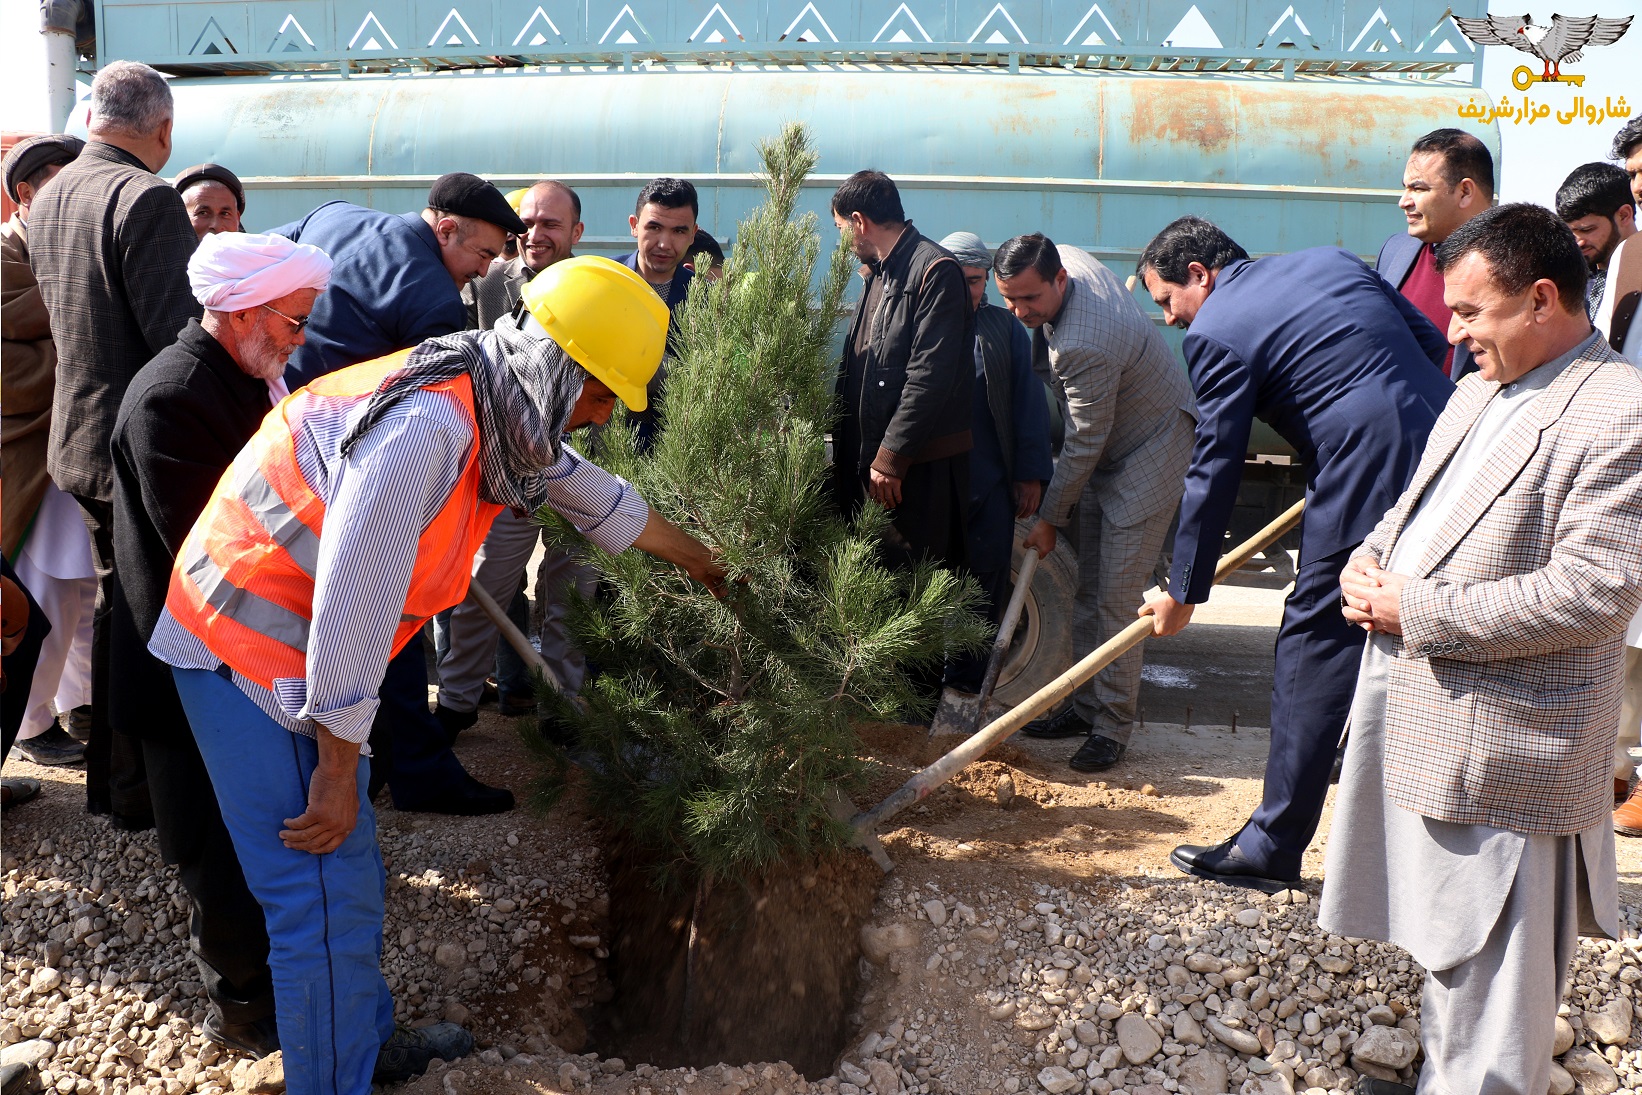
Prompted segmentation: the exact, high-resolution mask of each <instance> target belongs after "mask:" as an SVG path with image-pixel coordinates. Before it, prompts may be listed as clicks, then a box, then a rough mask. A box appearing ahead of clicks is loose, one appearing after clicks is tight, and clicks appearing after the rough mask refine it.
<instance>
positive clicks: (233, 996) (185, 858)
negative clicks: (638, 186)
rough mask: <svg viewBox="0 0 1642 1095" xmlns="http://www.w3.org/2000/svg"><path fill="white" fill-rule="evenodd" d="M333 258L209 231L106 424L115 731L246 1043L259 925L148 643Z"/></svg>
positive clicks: (279, 388) (206, 779)
mask: <svg viewBox="0 0 1642 1095" xmlns="http://www.w3.org/2000/svg"><path fill="white" fill-rule="evenodd" d="M330 270H331V261H330V259H329V258H327V257H326V256H325V254H324V252H322V251H320V250H319V249H318V248H317V247H310V246H308V245H306V244H298V243H292V242H291V241H289V240H287V239H285V238H284V237H283V236H258V235H243V234H238V233H232V234H222V235H208V236H207V237H206V238H205V240H204V241H203V242H202V243H201V245H200V248H199V250H198V251H196V252H195V254H194V257H193V259H192V260H190V262H189V264H188V273H189V279H190V281H191V282H192V284H193V287H194V291H195V295H196V296H197V298H198V299H199V301H200V303H201V304H203V305H204V306H205V309H206V311H205V315H204V318H203V319H198V320H189V321H188V325H187V326H186V327H184V328H183V330H182V334H181V335H180V336H179V337H178V339H177V341H176V342H174V343H172V344H171V345H170V346H168V347H167V348H166V349H164V350H162V351H160V353H159V355H158V356H156V357H155V358H154V360H153V361H151V362H149V363H148V365H146V366H145V367H144V368H143V369H142V370H141V371H140V372H138V374H137V375H136V377H135V378H134V379H133V380H132V382H131V385H130V387H129V388H128V389H127V390H126V393H125V398H124V400H123V401H122V402H121V404H120V412H119V416H118V417H117V418H116V420H115V424H114V434H113V446H112V451H113V460H114V502H113V508H114V557H115V563H116V569H117V571H118V574H119V580H118V581H117V582H116V583H115V589H114V607H113V619H112V629H113V633H112V645H113V649H112V653H113V658H112V664H113V673H112V677H111V681H110V693H111V695H112V697H113V699H114V704H113V711H114V730H115V732H116V733H119V734H122V735H126V736H128V738H129V739H131V740H133V741H137V742H140V748H141V751H142V755H143V761H144V764H145V766H146V768H147V771H148V781H149V790H150V795H151V798H152V801H153V805H154V823H155V827H156V828H157V829H158V831H159V838H160V851H161V853H162V854H163V855H164V856H165V859H166V862H168V863H171V864H174V865H175V866H176V867H177V869H178V873H179V875H180V877H181V878H182V882H183V885H184V886H185V887H186V888H187V889H188V893H189V896H190V897H191V898H192V899H193V902H194V911H193V916H192V918H191V920H190V923H189V929H190V935H191V943H192V950H193V954H194V961H195V963H196V964H197V965H198V967H199V971H200V979H201V981H202V982H203V983H204V985H205V990H206V993H207V995H208V996H209V997H210V1000H211V1007H210V1011H209V1013H208V1014H207V1016H206V1020H205V1029H204V1032H203V1033H204V1034H205V1036H206V1037H207V1038H209V1039H210V1040H212V1041H214V1042H217V1043H218V1044H220V1045H225V1046H229V1047H231V1048H234V1049H239V1050H242V1051H244V1052H248V1053H252V1054H254V1055H256V1056H259V1057H260V1056H263V1055H265V1054H267V1053H272V1052H273V1051H274V1050H276V1049H278V1048H279V1037H278V1031H277V1027H276V1024H275V1020H274V991H273V982H272V979H271V977H270V974H269V971H268V933H267V930H266V928H265V926H264V923H263V916H262V909H261V907H260V906H259V905H258V904H257V901H256V899H255V898H254V897H252V896H251V892H250V890H249V889H248V888H247V887H246V884H245V876H244V874H243V873H242V872H241V870H240V864H239V859H238V857H237V856H236V855H235V854H234V845H233V842H232V841H231V840H230V839H229V836H228V830H227V828H226V827H225V826H224V825H223V821H222V815H221V813H220V811H219V810H218V808H217V799H216V795H215V793H214V792H213V790H212V787H211V779H210V776H209V775H207V773H206V770H205V764H204V762H203V761H201V759H200V752H199V748H198V746H196V745H195V743H194V737H193V733H192V731H191V730H190V728H189V725H188V719H187V716H186V715H185V714H184V713H183V709H182V704H181V702H180V701H179V700H178V698H177V690H176V686H175V684H174V683H173V681H172V676H171V673H170V672H169V667H167V666H165V665H163V664H161V663H160V662H159V661H158V660H157V659H155V658H154V657H153V655H151V654H149V653H148V640H149V638H150V636H151V635H152V634H153V631H154V625H155V623H156V622H157V621H158V620H159V616H160V611H161V610H162V609H163V608H164V607H165V596H166V590H167V587H168V586H169V584H170V580H171V568H172V564H173V563H174V562H175V559H176V554H177V551H178V549H179V548H181V546H182V543H183V540H184V539H185V538H186V537H187V535H188V531H189V529H190V528H192V527H193V525H194V521H195V519H196V518H198V517H199V515H200V511H201V510H203V509H204V508H205V504H206V502H207V501H209V500H210V497H211V492H212V490H213V489H214V488H215V487H216V485H217V481H218V480H219V479H221V478H222V474H223V472H224V471H225V470H226V469H227V468H228V466H229V464H231V463H232V462H233V459H234V457H235V456H236V455H238V453H239V451H240V450H241V449H242V448H244V447H245V443H246V442H247V441H249V440H250V439H251V435H252V434H254V433H256V431H257V427H259V426H260V425H261V424H262V419H263V417H264V416H265V415H266V414H267V413H268V409H269V407H270V405H271V403H272V402H273V401H274V399H275V398H277V397H278V396H280V395H283V394H284V382H283V380H282V379H281V377H282V376H283V374H284V371H285V362H286V358H288V357H289V356H290V353H291V351H292V350H293V349H295V348H296V347H297V346H300V345H301V344H302V342H303V337H304V336H303V328H304V327H305V326H306V325H307V318H308V313H309V312H310V311H312V309H313V304H314V300H315V298H316V297H317V296H318V295H319V293H320V292H321V291H322V290H323V289H324V287H325V284H326V282H327V280H328V279H329V277H330Z"/></svg>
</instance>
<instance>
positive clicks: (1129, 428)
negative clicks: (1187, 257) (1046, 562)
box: [1032, 245, 1197, 528]
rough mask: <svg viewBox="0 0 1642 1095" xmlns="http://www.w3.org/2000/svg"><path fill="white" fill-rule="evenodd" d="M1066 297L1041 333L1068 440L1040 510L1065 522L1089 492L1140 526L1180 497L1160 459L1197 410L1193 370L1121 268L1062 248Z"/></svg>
mask: <svg viewBox="0 0 1642 1095" xmlns="http://www.w3.org/2000/svg"><path fill="white" fill-rule="evenodd" d="M1058 250H1059V251H1060V261H1061V264H1062V265H1063V266H1065V267H1066V274H1067V284H1066V300H1065V303H1064V304H1063V305H1062V306H1061V311H1060V314H1059V315H1058V316H1056V317H1055V320H1054V322H1052V323H1045V324H1044V325H1043V326H1042V327H1039V328H1038V329H1037V331H1036V332H1034V334H1033V336H1032V368H1033V369H1034V370H1035V371H1036V372H1037V374H1038V375H1039V376H1040V377H1042V379H1043V382H1044V383H1045V384H1048V385H1049V387H1050V390H1051V391H1053V392H1054V393H1055V396H1056V398H1057V399H1058V400H1059V401H1060V405H1061V414H1062V415H1063V417H1064V418H1065V419H1066V440H1065V442H1064V444H1063V445H1062V447H1061V453H1060V459H1059V461H1057V462H1056V464H1055V476H1054V478H1053V479H1051V480H1050V481H1049V489H1048V490H1046V491H1045V492H1044V495H1043V505H1042V506H1040V507H1039V509H1038V515H1039V516H1040V517H1042V518H1043V519H1044V520H1045V521H1048V522H1049V523H1050V524H1051V525H1056V526H1065V525H1066V524H1067V523H1068V521H1069V520H1070V519H1071V513H1072V507H1073V506H1075V505H1077V502H1078V498H1079V496H1081V495H1082V494H1083V491H1084V489H1085V488H1086V487H1087V488H1092V489H1094V490H1096V491H1098V497H1099V498H1100V504H1101V509H1102V511H1103V512H1104V514H1105V516H1106V518H1107V519H1108V520H1110V521H1111V522H1113V523H1114V524H1116V525H1117V526H1118V527H1120V528H1127V527H1131V526H1133V525H1137V524H1139V523H1140V522H1142V521H1145V520H1147V519H1148V518H1151V517H1155V516H1157V515H1158V514H1161V513H1165V512H1168V511H1170V510H1172V509H1173V508H1174V507H1175V506H1177V505H1179V504H1180V494H1181V489H1182V486H1183V483H1182V480H1181V477H1180V474H1179V472H1178V469H1176V468H1174V467H1172V466H1170V464H1169V462H1167V461H1163V460H1161V459H1160V457H1159V454H1160V453H1164V452H1168V451H1173V447H1174V446H1173V442H1174V441H1175V439H1176V433H1177V431H1185V432H1186V433H1188V434H1189V433H1190V432H1191V430H1192V426H1193V424H1194V423H1195V422H1196V421H1197V407H1196V403H1195V402H1194V400H1193V399H1192V388H1191V384H1190V383H1189V382H1188V381H1187V379H1186V373H1185V370H1183V369H1182V368H1181V367H1180V365H1179V363H1178V362H1176V361H1175V358H1174V355H1173V354H1171V353H1170V352H1169V346H1168V343H1166V342H1164V341H1163V336H1162V334H1160V333H1159V332H1158V329H1157V326H1156V325H1155V324H1154V323H1153V322H1152V320H1151V318H1150V317H1148V316H1147V315H1146V313H1145V312H1143V311H1141V308H1140V304H1139V302H1137V301H1136V300H1135V298H1134V296H1133V295H1132V294H1131V293H1130V292H1129V291H1128V290H1127V289H1125V288H1124V287H1123V282H1121V281H1119V280H1118V277H1117V275H1116V274H1114V273H1112V272H1111V271H1110V270H1108V269H1107V268H1106V267H1104V266H1102V265H1101V264H1100V263H1099V262H1097V261H1096V260H1095V259H1093V258H1091V257H1090V256H1089V255H1088V254H1086V253H1085V252H1083V251H1080V250H1078V249H1077V248H1076V247H1068V246H1065V245H1062V246H1061V247H1060V248H1058Z"/></svg>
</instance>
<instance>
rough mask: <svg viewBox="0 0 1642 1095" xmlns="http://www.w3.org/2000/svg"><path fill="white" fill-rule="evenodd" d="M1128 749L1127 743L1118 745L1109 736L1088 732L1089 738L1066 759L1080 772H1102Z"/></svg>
mask: <svg viewBox="0 0 1642 1095" xmlns="http://www.w3.org/2000/svg"><path fill="white" fill-rule="evenodd" d="M1128 751H1129V747H1128V746H1127V745H1120V744H1118V743H1117V742H1115V741H1113V740H1112V739H1111V738H1103V737H1101V736H1100V735H1099V734H1090V735H1089V740H1088V741H1086V742H1084V743H1083V744H1082V745H1081V746H1079V747H1078V751H1077V752H1076V753H1073V754H1072V759H1071V760H1069V761H1067V762H1066V763H1067V764H1070V765H1071V766H1072V767H1073V768H1076V769H1077V770H1078V771H1080V772H1104V771H1106V769H1108V768H1110V767H1111V766H1112V765H1114V764H1116V763H1117V762H1118V761H1120V760H1122V759H1123V754H1124V753H1127V752H1128Z"/></svg>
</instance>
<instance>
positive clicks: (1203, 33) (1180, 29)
mask: <svg viewBox="0 0 1642 1095" xmlns="http://www.w3.org/2000/svg"><path fill="white" fill-rule="evenodd" d="M1162 44H1163V45H1165V46H1176V47H1180V48H1184V49H1222V48H1224V47H1223V45H1222V43H1221V41H1220V36H1219V35H1218V34H1216V33H1215V32H1214V28H1213V27H1211V26H1209V21H1208V20H1207V19H1205V18H1204V17H1203V13H1202V12H1201V11H1199V10H1198V7H1197V5H1196V4H1193V5H1192V6H1191V8H1190V9H1189V10H1188V11H1187V12H1186V14H1185V15H1183V16H1181V17H1180V22H1178V23H1176V24H1175V28H1174V29H1173V30H1171V31H1170V32H1169V33H1168V34H1166V35H1164V37H1163V43H1162Z"/></svg>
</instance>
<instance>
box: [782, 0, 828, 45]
mask: <svg viewBox="0 0 1642 1095" xmlns="http://www.w3.org/2000/svg"><path fill="white" fill-rule="evenodd" d="M806 15H807V16H810V17H811V21H810V22H804V17H805V16H806ZM799 23H804V29H803V30H801V31H799V32H798V38H797V41H800V42H819V41H821V40H822V38H821V35H820V34H817V33H816V32H815V25H816V24H817V23H819V24H820V25H821V31H822V33H823V34H825V35H826V41H829V42H836V41H838V35H836V34H834V33H833V32H832V27H831V26H829V25H828V24H827V19H826V16H824V15H822V14H821V13H820V12H819V11H817V10H815V3H814V0H811V2H810V3H807V4H805V5H804V7H803V10H801V11H800V12H799V13H798V14H797V15H795V16H793V21H792V22H791V23H788V24H787V29H786V30H785V31H783V32H782V33H781V37H783V38H791V37H792V36H793V33H792V32H793V28H794V27H796V26H798V24H799Z"/></svg>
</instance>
